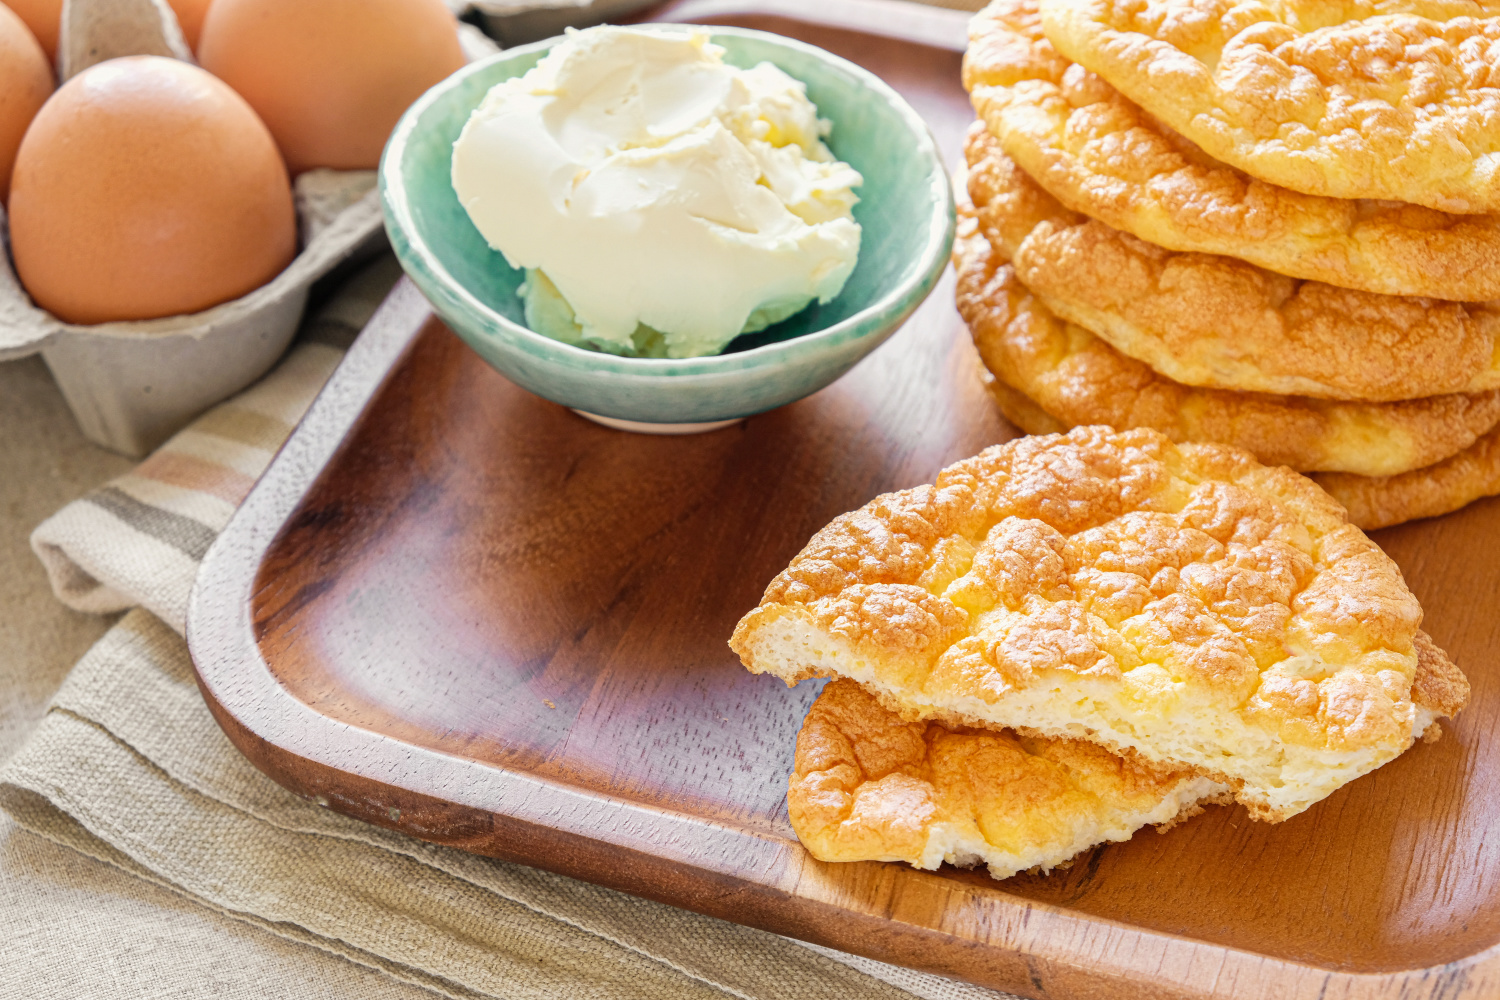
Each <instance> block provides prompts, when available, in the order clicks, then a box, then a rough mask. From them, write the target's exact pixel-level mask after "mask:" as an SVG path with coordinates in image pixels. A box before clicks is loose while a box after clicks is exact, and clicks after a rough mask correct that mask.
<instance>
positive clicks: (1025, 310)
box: [953, 207, 1500, 476]
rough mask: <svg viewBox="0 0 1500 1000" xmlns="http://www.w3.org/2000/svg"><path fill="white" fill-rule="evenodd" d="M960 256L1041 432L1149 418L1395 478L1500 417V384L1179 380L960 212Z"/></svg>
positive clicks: (990, 360)
mask: <svg viewBox="0 0 1500 1000" xmlns="http://www.w3.org/2000/svg"><path fill="white" fill-rule="evenodd" d="M960 213H961V217H962V216H964V215H966V214H967V213H966V211H965V209H964V208H963V207H961V208H960ZM953 263H954V267H955V269H956V270H957V272H958V296H957V298H958V311H959V313H960V314H961V315H962V316H963V318H964V322H966V323H967V324H968V326H969V333H970V334H971V336H972V337H973V338H974V346H975V347H976V348H977V349H978V351H979V356H980V358H981V359H982V360H983V361H984V364H985V367H986V368H988V369H989V371H990V372H992V373H993V374H994V375H995V376H997V377H998V378H999V379H1000V380H1001V382H1002V383H1004V384H1006V385H1008V386H1010V387H1013V388H1014V389H1016V390H1019V391H1020V393H1021V394H1022V395H1023V396H1024V397H1025V398H1026V399H1027V400H1028V401H1029V402H1031V403H1032V404H1033V405H1034V407H1035V408H1036V409H1037V410H1039V411H1040V412H1041V413H1043V414H1044V416H1042V417H1040V418H1039V417H1038V416H1037V415H1036V414H1029V415H1027V416H1025V417H1020V416H1018V413H1019V411H1018V410H1017V409H1016V408H1017V407H1021V406H1024V404H1022V403H1020V402H1019V401H1016V400H1008V399H1002V400H1001V410H1002V412H1004V413H1005V414H1006V416H1007V417H1011V419H1012V422H1013V423H1016V424H1017V425H1018V426H1020V427H1022V428H1023V429H1025V430H1026V431H1028V432H1030V433H1049V432H1052V431H1060V430H1067V429H1068V428H1070V427H1076V426H1078V425H1080V424H1108V425H1110V426H1111V427H1114V428H1117V429H1126V428H1132V427H1150V428H1154V429H1155V430H1159V431H1161V432H1162V433H1164V434H1166V435H1167V436H1168V437H1169V438H1171V439H1172V440H1173V441H1216V442H1220V443H1223V444H1229V445H1234V446H1236V447H1240V448H1244V449H1246V450H1248V451H1250V452H1251V453H1252V454H1254V455H1255V456H1256V457H1257V458H1259V459H1260V460H1261V461H1262V462H1265V463H1266V464H1268V465H1289V466H1291V467H1292V468H1294V469H1299V470H1302V471H1307V470H1333V471H1339V472H1350V473H1355V474H1358V475H1360V476H1387V475H1393V474H1396V473H1401V472H1407V471H1409V470H1412V469H1417V468H1420V467H1422V466H1426V465H1431V464H1432V463H1434V462H1439V461H1442V460H1443V459H1445V458H1448V457H1449V456H1451V455H1454V454H1456V453H1458V452H1460V451H1462V450H1463V449H1464V448H1467V447H1469V446H1470V445H1472V444H1474V442H1475V441H1476V440H1478V439H1479V437H1480V436H1481V435H1483V434H1485V433H1486V432H1488V431H1490V430H1491V428H1493V427H1495V426H1496V424H1497V423H1500V392H1494V391H1492V392H1489V393H1482V394H1478V395H1463V394H1452V395H1447V396H1435V397H1431V398H1428V399H1418V400H1411V401H1408V402H1399V403H1346V402H1339V401H1331V400H1321V399H1306V398H1301V397H1297V396H1269V395H1263V394H1259V393H1248V392H1230V391H1226V390H1221V389H1201V388H1195V387H1192V386H1184V385H1179V384H1177V383H1176V382H1173V381H1172V380H1171V379H1168V378H1166V377H1165V376H1162V375H1158V374H1157V373H1156V372H1154V371H1152V370H1151V368H1150V367H1148V366H1147V365H1145V364H1143V363H1142V362H1140V361H1136V360H1135V359H1134V358H1130V357H1126V356H1125V355H1123V354H1120V353H1119V352H1118V351H1116V350H1115V349H1114V348H1112V347H1110V346H1109V345H1108V344H1106V343H1104V342H1103V341H1102V340H1100V339H1099V338H1097V337H1095V336H1094V335H1093V334H1091V333H1089V332H1088V331H1087V330H1085V329H1083V328H1082V327H1080V326H1077V325H1075V324H1072V323H1067V322H1064V321H1063V320H1060V319H1058V318H1057V317H1056V316H1055V315H1053V313H1052V312H1051V311H1050V310H1049V309H1048V308H1047V307H1046V306H1045V305H1044V304H1042V303H1041V302H1039V301H1037V299H1036V298H1035V297H1033V296H1032V295H1031V293H1030V292H1029V291H1028V290H1027V289H1026V287H1025V286H1024V285H1022V284H1021V282H1020V280H1019V279H1017V277H1016V274H1015V270H1014V269H1013V268H1011V267H1010V266H1008V265H1006V264H1005V261H1004V256H1003V254H1001V253H999V252H998V251H996V250H994V249H993V248H992V247H991V246H990V244H989V242H988V241H987V240H986V239H985V238H984V236H983V235H982V234H981V233H979V232H977V231H976V229H975V225H974V222H973V220H972V219H970V218H963V221H961V222H960V232H959V237H958V239H957V240H956V241H955V243H954V254H953ZM992 391H994V389H993V387H992Z"/></svg>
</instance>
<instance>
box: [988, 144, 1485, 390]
mask: <svg viewBox="0 0 1500 1000" xmlns="http://www.w3.org/2000/svg"><path fill="white" fill-rule="evenodd" d="M966 155H967V158H968V163H969V194H970V196H971V197H972V199H973V201H974V205H975V207H976V208H977V209H978V210H979V217H980V221H981V223H982V224H983V226H984V227H985V230H986V233H987V235H989V236H990V238H991V240H992V241H993V242H995V244H996V246H997V247H1000V248H1001V249H1003V250H1004V251H1005V253H1006V255H1007V256H1008V257H1009V258H1010V260H1011V262H1012V263H1013V265H1014V266H1015V268H1016V274H1017V275H1018V276H1019V277H1020V279H1021V281H1022V282H1024V283H1025V285H1026V287H1027V288H1029V289H1031V291H1032V292H1033V293H1034V294H1035V295H1036V296H1037V297H1038V298H1039V299H1041V300H1042V301H1043V302H1045V303H1046V304H1047V307H1048V308H1049V309H1051V310H1052V311H1053V312H1054V313H1056V314H1057V315H1058V316H1061V317H1062V318H1064V319H1067V320H1071V321H1072V322H1074V323H1077V324H1079V325H1080V326H1082V327H1084V328H1085V329H1087V330H1090V331H1091V332H1093V333H1095V334H1097V335H1098V336H1100V337H1102V338H1103V339H1104V340H1106V341H1108V342H1109V343H1110V344H1112V345H1113V346H1114V347H1116V348H1117V349H1119V350H1120V351H1123V352H1124V353H1126V354H1128V355H1130V356H1131V357H1134V358H1139V359H1140V360H1142V361H1144V362H1146V363H1147V364H1149V365H1150V366H1151V367H1152V368H1154V369H1156V370H1157V371H1158V372H1161V373H1162V374H1163V375H1165V376H1167V377H1168V378H1170V379H1172V380H1174V381H1176V382H1181V383H1184V384H1187V385H1202V386H1209V387H1212V388H1216V389H1236V390H1241V391H1245V392H1271V393H1278V394H1289V395H1298V396H1316V397H1321V398H1327V399H1355V400H1364V401H1367V402H1381V401H1390V400H1400V399H1418V398H1422V397H1425V396H1436V395H1442V394H1444V393H1451V392H1485V391H1488V390H1490V389H1494V388H1497V387H1500V309H1497V308H1495V306H1494V305H1493V304H1465V303H1460V302H1439V301H1436V300H1433V299H1418V298H1403V297H1400V296H1394V295H1373V294H1371V293H1369V292H1356V291H1351V290H1349V289H1346V288H1335V287H1333V286H1332V285H1326V284H1323V283H1321V282H1314V281H1297V280H1295V279H1292V278H1287V277H1283V276H1282V275H1279V274H1273V273H1272V272H1270V271H1267V270H1265V269H1264V268H1259V267H1256V266H1255V265H1253V264H1247V263H1245V262H1244V261H1241V260H1236V259H1234V258H1232V257H1221V256H1213V255H1210V254H1199V253H1177V252H1175V251H1171V250H1164V249H1162V248H1160V247H1157V246H1154V245H1152V244H1150V243H1147V242H1145V241H1143V240H1139V239H1137V238H1135V237H1134V236H1131V235H1129V234H1128V233H1122V232H1120V231H1119V230H1117V229H1111V228H1110V227H1109V226H1106V225H1105V224H1104V223H1102V222H1097V221H1094V220H1092V219H1089V218H1088V217H1087V216H1083V215H1080V214H1078V213H1076V212H1072V211H1069V210H1068V209H1066V208H1064V207H1063V206H1062V205H1061V204H1060V203H1059V202H1058V201H1057V200H1056V199H1055V198H1053V197H1052V196H1051V195H1049V194H1047V193H1046V192H1045V191H1043V190H1042V189H1041V188H1040V187H1039V186H1038V185H1037V184H1036V182H1035V181H1033V180H1032V179H1031V178H1030V177H1029V176H1028V175H1027V174H1026V173H1025V171H1023V170H1021V168H1020V167H1019V166H1017V165H1016V163H1015V161H1013V160H1012V159H1010V157H1008V156H1006V155H1005V153H1004V152H1003V151H1002V150H1001V149H1000V146H999V143H997V142H996V141H995V139H994V137H993V136H991V135H990V134H989V132H988V131H986V130H985V129H984V128H982V127H980V128H975V129H972V130H971V131H970V133H969V138H968V143H967V150H966Z"/></svg>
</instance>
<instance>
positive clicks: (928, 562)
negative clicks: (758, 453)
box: [730, 426, 1422, 819]
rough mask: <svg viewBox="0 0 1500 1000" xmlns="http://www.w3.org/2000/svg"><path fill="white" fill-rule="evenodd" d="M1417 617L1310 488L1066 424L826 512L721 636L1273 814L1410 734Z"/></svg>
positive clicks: (779, 665)
mask: <svg viewBox="0 0 1500 1000" xmlns="http://www.w3.org/2000/svg"><path fill="white" fill-rule="evenodd" d="M1421 617H1422V612H1421V608H1420V607H1419V606H1418V604H1417V601H1416V599H1415V598H1414V597H1413V596H1412V594H1411V592H1410V591H1409V590H1408V589H1407V588H1406V585H1405V583H1404V582H1403V580H1402V578H1401V573H1400V571H1399V569H1398V568H1397V567H1396V565H1395V564H1394V563H1393V562H1392V561H1391V560H1390V559H1389V558H1388V557H1387V556H1386V555H1385V554H1384V553H1383V552H1381V550H1380V549H1379V548H1378V547H1377V546H1376V545H1375V544H1374V543H1373V542H1371V541H1370V540H1369V539H1368V538H1366V537H1365V536H1364V534H1363V533H1362V532H1361V531H1360V530H1359V529H1358V528H1355V527H1354V526H1353V525H1351V524H1349V523H1348V522H1347V521H1346V520H1345V517H1344V510H1343V508H1341V507H1340V506H1339V505H1338V504H1337V503H1336V502H1335V501H1334V500H1333V499H1332V498H1331V497H1329V496H1328V494H1327V493H1325V492H1324V491H1323V490H1322V489H1320V488H1319V487H1318V486H1317V485H1315V484H1314V483H1313V482H1312V481H1310V480H1308V479H1306V478H1305V477H1303V476H1300V475H1298V474H1297V473H1294V472H1292V471H1291V470H1289V469H1286V468H1268V467H1266V466H1263V465H1261V464H1260V463H1258V462H1256V461H1255V460H1254V459H1253V458H1252V457H1251V456H1250V454H1249V453H1247V452H1245V451H1242V450H1240V449H1236V448H1230V447H1226V446H1221V445H1205V444H1182V445H1175V444H1173V443H1172V442H1171V441H1170V440H1169V439H1168V438H1167V437H1166V436H1164V435H1162V434H1160V433H1158V432H1156V431H1152V430H1146V429H1137V430H1128V431H1119V432H1117V431H1114V430H1111V429H1110V428H1107V427H1097V426H1088V427H1079V428H1075V429H1073V430H1072V431H1069V432H1068V433H1067V434H1061V435H1048V436H1043V437H1026V438H1021V439H1018V440H1016V441H1012V442H1008V443H1006V444H1004V445H999V446H996V447H992V448H988V449H986V450H985V451H983V452H981V453H980V454H979V455H977V456H975V457H973V458H970V459H967V460H965V461H962V462H958V463H957V464H955V465H952V466H949V467H948V468H946V469H944V470H943V471H942V472H941V473H940V474H939V476H938V477H937V481H936V482H935V483H933V484H932V485H928V486H920V487H917V488H915V489H911V490H904V491H901V492H898V493H890V494H886V495H883V496H880V497H877V498H876V499H875V500H873V501H871V502H870V503H869V504H867V505H866V506H864V507H863V508H861V509H860V510H857V511H854V512H852V513H849V514H845V515H842V516H840V517H838V518H836V519H835V520H834V521H833V522H832V523H830V524H829V525H828V526H827V527H826V528H824V529H823V530H822V531H820V532H819V533H818V534H817V535H815V536H814V537H813V539H812V540H811V541H810V542H809V543H808V544H807V546H806V547H805V548H804V549H803V550H802V552H801V553H800V554H798V555H797V557H796V558H795V559H793V560H792V562H791V564H790V565H789V566H788V567H787V568H786V569H785V570H784V571H782V572H781V573H780V574H779V575H778V576H777V577H776V578H775V579H774V580H773V581H772V582H771V584H770V586H769V587H768V588H767V590H766V593H765V596H764V598H763V600H762V602H761V604H760V606H759V607H758V608H756V609H755V610H753V611H752V612H750V613H749V614H748V615H746V616H745V618H744V619H742V620H741V622H740V623H739V625H738V627H737V628H736V629H735V633H734V636H733V638H732V640H731V643H730V644H731V646H732V647H733V648H734V649H735V651H736V652H737V653H739V655H740V656H741V658H742V660H743V661H744V663H745V665H746V666H747V667H748V668H749V669H751V670H752V671H755V672H771V673H773V674H776V675H778V676H780V677H782V678H783V679H785V680H786V681H787V682H789V683H791V682H795V681H796V680H798V679H800V678H803V677H811V676H831V675H834V674H839V675H843V676H848V677H851V678H852V679H854V680H857V681H859V682H860V683H862V684H864V686H865V687H866V688H867V689H869V690H871V691H872V692H873V693H875V694H876V695H877V696H879V697H880V698H881V700H882V702H883V703H885V704H887V707H889V708H891V709H893V710H896V711H898V712H900V713H901V714H902V715H903V716H905V717H908V718H929V719H941V720H943V721H947V722H950V723H958V724H963V725H974V724H980V725H984V726H989V727H993V726H997V725H999V726H1005V725H1008V726H1012V727H1015V728H1018V729H1020V730H1022V731H1025V732H1029V733H1032V734H1036V735H1046V736H1054V737H1068V738H1082V739H1088V740H1090V741H1092V742H1096V743H1100V744H1101V745H1105V746H1107V747H1109V748H1110V749H1113V750H1115V751H1117V752H1135V753H1139V754H1141V755H1142V756H1143V757H1144V758H1145V759H1146V760H1148V761H1149V762H1151V763H1153V764H1158V765H1165V766H1172V767H1177V766H1187V767H1190V768H1192V769H1193V770H1194V771H1195V772H1196V773H1199V774H1201V775H1203V776H1204V777H1208V778H1212V779H1214V780H1217V781H1223V782H1225V783H1226V784H1229V785H1231V786H1233V787H1234V788H1235V792H1236V797H1237V798H1238V800H1239V801H1241V802H1242V803H1244V804H1246V805H1247V806H1248V807H1249V808H1250V809H1251V811H1252V814H1254V815H1258V816H1260V817H1262V818H1266V819H1281V818H1285V817H1286V816H1289V815H1293V814H1295V813H1296V812H1299V811H1301V810H1302V809H1305V808H1306V807H1307V805H1310V804H1311V802H1312V801H1316V799H1317V798H1321V797H1322V796H1323V795H1326V794H1328V792H1330V791H1332V789H1333V788H1334V787H1337V785H1338V784H1342V783H1343V782H1344V781H1347V780H1350V779H1352V778H1353V777H1355V776H1357V775H1358V774H1360V773H1364V771H1367V770H1369V769H1371V768H1373V767H1376V766H1379V764H1380V763H1383V762H1384V761H1385V760H1388V759H1390V758H1391V757H1394V756H1395V755H1396V754H1398V753H1400V752H1401V751H1402V750H1403V749H1405V747H1407V746H1409V745H1410V744H1411V742H1412V738H1413V725H1414V722H1415V719H1416V714H1415V708H1414V706H1413V703H1412V700H1411V691H1412V681H1413V677H1414V674H1415V671H1416V667H1417V650H1416V646H1415V636H1416V633H1417V628H1418V626H1419V624H1420V622H1421Z"/></svg>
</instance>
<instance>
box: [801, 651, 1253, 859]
mask: <svg viewBox="0 0 1500 1000" xmlns="http://www.w3.org/2000/svg"><path fill="white" fill-rule="evenodd" d="M1189 785H1191V787H1192V791H1191V792H1189V793H1187V794H1184V789H1185V787H1186V786H1189ZM1174 795H1175V796H1176V797H1177V799H1178V800H1179V801H1172V802H1168V800H1169V798H1170V797H1172V796H1174ZM1222 795H1223V793H1222V791H1220V790H1218V789H1215V788H1212V787H1211V786H1206V783H1204V782H1201V781H1199V782H1193V776H1192V774H1191V773H1190V772H1187V771H1182V770H1177V771H1162V770H1158V769H1155V768H1149V767H1142V766H1140V765H1139V764H1138V763H1136V762H1134V761H1131V760H1126V759H1123V758H1120V757H1116V756H1114V755H1113V754H1110V753H1108V752H1106V751H1104V750H1102V749H1100V748H1099V747H1097V746H1094V745H1093V744H1090V743H1085V742H1081V741H1077V740H1065V739H1064V740H1057V739H1050V740H1049V739H1032V738H1028V737H1024V736H1019V735H1017V734H1016V733H1014V732H1011V731H1008V730H988V729H966V728H953V727H948V726H944V725H942V724H940V723H937V722H909V721H905V720H903V719H902V718H901V717H900V716H899V715H898V714H896V713H893V712H891V711H888V710H887V709H885V708H883V707H882V706H881V705H880V704H879V702H878V701H877V700H876V699H875V698H874V697H872V696H871V695H870V694H869V693H868V692H866V691H864V690H863V689H862V688H861V687H860V686H859V685H858V684H855V683H854V682H853V681H848V680H835V681H833V682H832V683H830V684H829V685H828V686H827V687H825V688H824V689H823V692H822V694H820V695H819V696H818V700H817V701H815V702H814V703H813V706H812V708H811V709H810V710H809V711H808V713H807V719H806V721H805V722H804V723H803V724H802V730H801V732H799V733H798V734H797V755H796V763H795V771H794V773H793V774H792V777H791V780H790V782H789V783H788V788H787V809H788V812H789V813H790V816H791V821H792V828H793V829H794V830H796V832H797V836H798V838H800V839H801V841H802V843H803V844H804V845H805V846H806V847H807V849H808V850H809V851H810V852H811V853H812V854H813V856H814V857H816V858H818V859H819V860H821V861H869V860H901V861H906V862H908V863H910V864H914V865H918V866H920V867H936V864H937V862H939V861H941V860H943V857H944V855H945V854H949V855H953V854H960V855H965V854H966V855H969V856H970V857H971V858H972V859H973V860H980V859H982V860H985V861H989V862H991V864H992V869H991V871H992V874H995V875H996V876H997V877H1002V878H1003V877H1007V876H1009V875H1011V874H1013V873H1014V872H1015V871H1017V870H1021V869H1022V868H1023V867H1027V868H1029V867H1033V866H1041V867H1043V868H1051V867H1054V866H1057V865H1059V864H1062V863H1064V862H1065V861H1066V860H1067V859H1068V858H1070V857H1072V856H1073V855H1074V854H1075V853H1077V852H1078V851H1079V850H1083V849H1086V848H1087V847H1090V846H1092V845H1093V844H1095V843H1098V842H1099V841H1101V840H1106V839H1107V840H1120V839H1124V836H1128V835H1129V834H1130V833H1131V832H1133V831H1134V830H1135V829H1137V828H1139V826H1141V825H1143V823H1144V822H1147V821H1148V820H1145V819H1143V817H1145V816H1151V820H1154V821H1158V822H1161V823H1163V824H1173V823H1176V822H1180V821H1182V820H1184V819H1187V818H1188V817H1189V816H1191V815H1196V814H1197V813H1198V812H1201V811H1202V806H1201V805H1200V804H1199V803H1200V801H1202V800H1204V799H1208V798H1212V799H1214V800H1215V801H1217V800H1218V799H1219V798H1221V797H1222ZM1153 813H1154V814H1155V815H1151V814H1153ZM945 848H946V850H945ZM966 860H967V859H966ZM1007 862H1008V863H1007Z"/></svg>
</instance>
